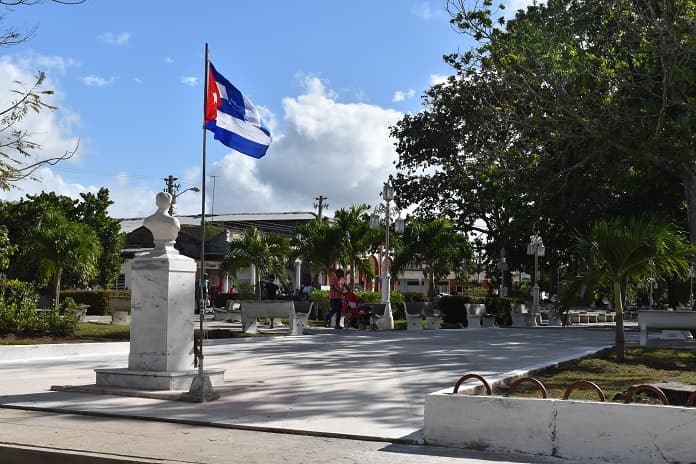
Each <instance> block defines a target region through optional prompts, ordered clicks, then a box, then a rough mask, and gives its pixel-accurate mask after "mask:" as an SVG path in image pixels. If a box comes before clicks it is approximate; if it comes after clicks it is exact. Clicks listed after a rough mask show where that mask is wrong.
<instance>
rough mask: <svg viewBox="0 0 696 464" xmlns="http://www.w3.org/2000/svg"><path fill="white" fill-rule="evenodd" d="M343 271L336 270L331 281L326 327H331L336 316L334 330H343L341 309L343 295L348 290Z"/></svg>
mask: <svg viewBox="0 0 696 464" xmlns="http://www.w3.org/2000/svg"><path fill="white" fill-rule="evenodd" d="M344 276H345V273H344V272H343V269H336V272H334V273H333V274H332V275H331V279H330V280H329V313H328V314H327V315H326V327H331V316H333V315H334V314H335V315H336V324H335V326H334V329H341V309H342V308H343V295H345V294H346V292H347V291H348V288H347V286H346V280H345V278H344Z"/></svg>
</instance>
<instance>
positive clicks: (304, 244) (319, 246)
mask: <svg viewBox="0 0 696 464" xmlns="http://www.w3.org/2000/svg"><path fill="white" fill-rule="evenodd" d="M296 232H297V234H296V235H295V237H294V238H293V240H292V245H293V251H292V254H291V258H292V259H296V258H300V259H301V260H302V261H304V262H306V263H308V264H309V266H310V269H311V270H312V272H314V273H318V272H319V271H323V272H324V275H329V271H330V269H331V267H332V266H333V265H334V264H335V263H336V261H338V258H339V256H340V255H341V250H342V248H341V247H342V241H343V239H344V233H343V231H342V230H340V229H339V228H338V227H336V225H333V224H329V223H327V222H324V221H321V220H317V221H310V222H307V223H305V224H302V225H300V226H298V227H297V230H296Z"/></svg>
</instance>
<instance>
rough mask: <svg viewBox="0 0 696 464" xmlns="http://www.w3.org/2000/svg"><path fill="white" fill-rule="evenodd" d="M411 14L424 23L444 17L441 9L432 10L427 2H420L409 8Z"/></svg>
mask: <svg viewBox="0 0 696 464" xmlns="http://www.w3.org/2000/svg"><path fill="white" fill-rule="evenodd" d="M411 14H412V15H415V16H417V17H419V18H421V19H423V20H425V21H430V20H432V19H436V18H440V17H444V15H445V12H444V10H442V9H433V8H431V7H430V5H429V4H428V3H427V2H421V3H418V4H417V5H413V6H412V7H411Z"/></svg>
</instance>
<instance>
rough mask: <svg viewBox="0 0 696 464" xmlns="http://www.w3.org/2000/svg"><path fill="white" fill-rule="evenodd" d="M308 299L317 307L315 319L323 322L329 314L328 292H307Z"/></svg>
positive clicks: (317, 290)
mask: <svg viewBox="0 0 696 464" xmlns="http://www.w3.org/2000/svg"><path fill="white" fill-rule="evenodd" d="M308 299H309V301H311V302H312V303H314V305H315V306H316V307H317V319H318V320H321V321H323V320H324V318H325V317H326V314H327V313H328V312H329V291H328V290H319V289H316V288H315V289H314V290H312V291H311V292H309V295H308Z"/></svg>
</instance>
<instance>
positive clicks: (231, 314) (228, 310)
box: [215, 300, 242, 322]
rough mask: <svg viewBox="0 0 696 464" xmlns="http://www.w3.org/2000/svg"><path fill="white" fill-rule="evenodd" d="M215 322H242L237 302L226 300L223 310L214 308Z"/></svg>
mask: <svg viewBox="0 0 696 464" xmlns="http://www.w3.org/2000/svg"><path fill="white" fill-rule="evenodd" d="M215 320H216V321H225V322H242V311H241V309H240V304H239V301H234V300H227V304H226V305H225V307H224V308H215Z"/></svg>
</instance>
